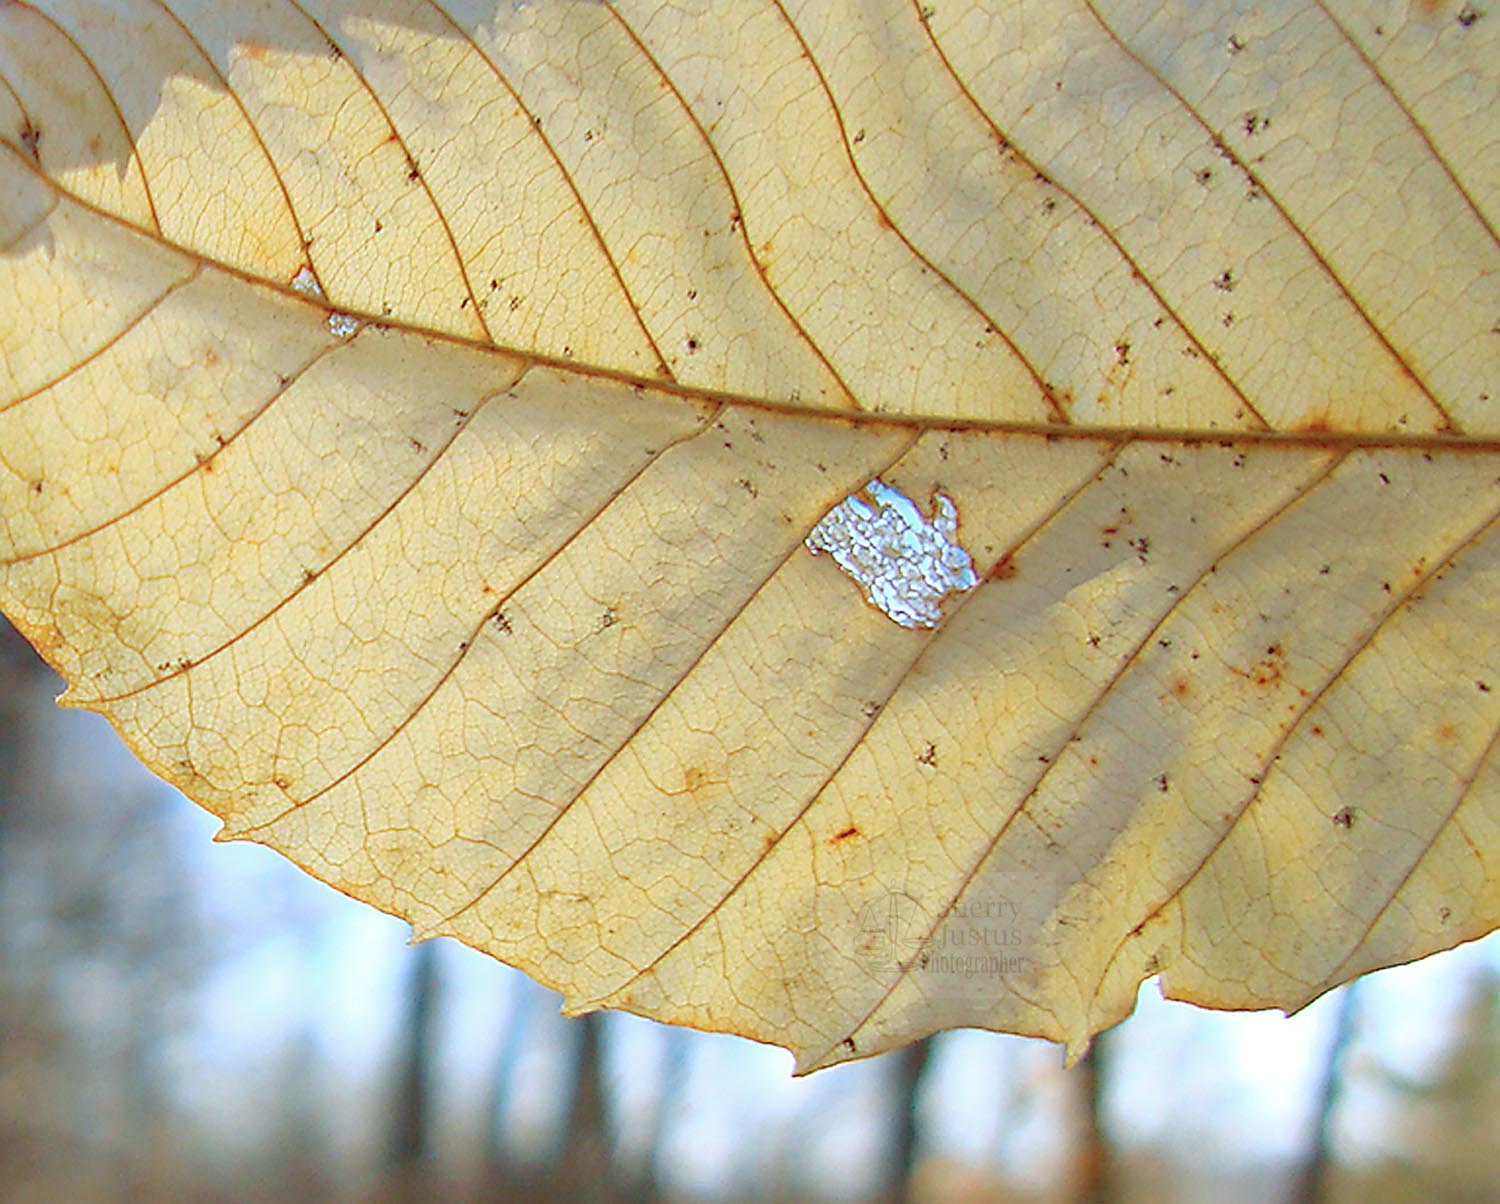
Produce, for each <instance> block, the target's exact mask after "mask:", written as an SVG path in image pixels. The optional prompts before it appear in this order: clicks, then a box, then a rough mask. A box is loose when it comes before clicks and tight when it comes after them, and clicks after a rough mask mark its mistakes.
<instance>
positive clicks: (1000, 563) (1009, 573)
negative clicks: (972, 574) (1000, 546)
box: [987, 552, 1020, 581]
mask: <svg viewBox="0 0 1500 1204" xmlns="http://www.w3.org/2000/svg"><path fill="white" fill-rule="evenodd" d="M1019 571H1020V570H1019V569H1018V568H1017V567H1016V561H1015V557H1014V556H1012V555H1011V554H1010V553H1009V552H1007V553H1006V554H1005V555H1004V556H1002V557H1000V559H999V560H997V561H995V566H994V567H993V568H992V569H990V571H989V573H988V574H987V576H988V578H989V580H991V581H1009V580H1010V579H1011V578H1012V577H1014V576H1015V575H1016V573H1017V572H1019Z"/></svg>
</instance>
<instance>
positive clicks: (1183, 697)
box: [1167, 673, 1193, 702]
mask: <svg viewBox="0 0 1500 1204" xmlns="http://www.w3.org/2000/svg"><path fill="white" fill-rule="evenodd" d="M1167 693H1168V694H1170V695H1171V696H1172V697H1173V698H1175V699H1177V700H1178V701H1179V702H1186V701H1187V700H1188V699H1189V698H1191V697H1192V696H1193V687H1192V683H1191V682H1189V681H1188V679H1187V677H1186V676H1185V675H1183V674H1181V673H1174V674H1172V676H1171V677H1170V678H1168V679H1167Z"/></svg>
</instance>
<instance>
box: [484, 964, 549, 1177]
mask: <svg viewBox="0 0 1500 1204" xmlns="http://www.w3.org/2000/svg"><path fill="white" fill-rule="evenodd" d="M509 991H510V994H511V998H512V1003H511V1007H510V1014H509V1015H508V1016H507V1017H506V1020H505V1033H504V1035H503V1036H502V1037H501V1038H500V1050H499V1053H498V1055H497V1056H496V1058H495V1067H494V1070H493V1071H491V1074H490V1094H489V1102H488V1104H487V1105H486V1106H485V1130H484V1134H485V1141H484V1172H483V1187H482V1198H483V1199H487V1200H509V1199H511V1198H512V1197H513V1196H514V1195H515V1193H516V1191H517V1189H518V1184H517V1179H518V1176H517V1174H516V1170H515V1168H514V1167H513V1166H512V1165H511V1158H510V1155H509V1153H508V1151H507V1150H506V1145H505V1129H506V1123H507V1118H508V1117H509V1115H510V1099H511V1089H512V1087H513V1085H514V1081H515V1075H516V1064H517V1063H518V1062H519V1061H520V1060H521V1053H522V1051H523V1050H524V1049H525V1048H526V1043H527V1042H528V1041H529V1040H530V1039H531V1028H532V1022H531V1021H532V1015H533V1013H534V1012H535V1010H536V1002H537V989H536V988H535V987H533V985H532V984H531V983H530V982H529V981H528V980H526V979H523V978H521V977H520V975H519V974H517V975H516V977H515V978H513V979H512V980H511V982H510V984H509Z"/></svg>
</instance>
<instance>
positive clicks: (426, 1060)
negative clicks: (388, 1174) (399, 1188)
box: [389, 941, 438, 1179]
mask: <svg viewBox="0 0 1500 1204" xmlns="http://www.w3.org/2000/svg"><path fill="white" fill-rule="evenodd" d="M437 986H438V982H437V945H436V944H435V943H434V942H432V941H424V942H423V943H422V944H420V945H418V946H417V947H416V948H415V949H413V950H412V954H411V987H410V992H409V995H408V1000H409V1002H408V1005H407V1013H406V1027H405V1031H404V1032H403V1034H402V1039H401V1048H400V1052H399V1054H398V1057H399V1059H400V1061H399V1066H398V1070H397V1075H398V1077H397V1080H396V1099H395V1103H394V1106H393V1108H392V1113H391V1132H390V1146H389V1151H390V1152H389V1161H390V1165H391V1167H392V1169H393V1170H397V1171H399V1172H400V1173H401V1174H402V1175H403V1176H405V1177H407V1178H411V1179H414V1178H415V1176H414V1174H413V1172H414V1171H415V1169H416V1168H417V1167H418V1165H419V1164H420V1163H422V1162H424V1161H426V1160H427V1159H428V1158H429V1157H430V1155H431V1152H432V1151H431V1148H430V1141H431V1127H432V1120H431V1112H432V1100H433V1095H434V1092H435V1088H436V1086H437V1081H436V1075H435V1073H434V1067H433V1046H434V1041H433V1028H434V1026H435V1021H436V1018H437V1006H436V1005H437Z"/></svg>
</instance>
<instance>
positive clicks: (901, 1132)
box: [886, 1037, 932, 1204]
mask: <svg viewBox="0 0 1500 1204" xmlns="http://www.w3.org/2000/svg"><path fill="white" fill-rule="evenodd" d="M931 1056H932V1038H931V1037H926V1038H924V1039H923V1040H921V1041H918V1042H916V1043H915V1044H913V1045H907V1046H905V1047H904V1048H902V1049H898V1050H896V1051H895V1052H894V1053H892V1054H891V1055H890V1058H891V1061H892V1063H893V1064H894V1066H895V1072H896V1073H895V1080H894V1082H893V1083H892V1084H891V1087H892V1092H893V1094H894V1096H895V1111H894V1113H893V1114H892V1117H891V1147H890V1148H891V1161H890V1168H891V1170H890V1175H891V1178H890V1183H889V1186H888V1187H887V1189H886V1199H888V1200H889V1201H891V1204H901V1202H902V1201H905V1200H910V1199H911V1198H912V1196H911V1190H912V1176H913V1175H914V1174H915V1173H916V1169H917V1136H918V1134H917V1091H918V1089H919V1088H920V1087H921V1084H922V1074H923V1072H924V1071H925V1070H926V1069H927V1063H928V1060H929V1059H930V1058H931Z"/></svg>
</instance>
